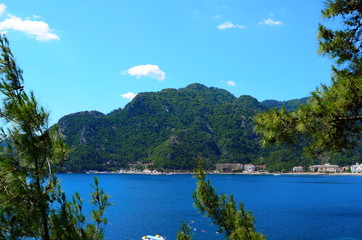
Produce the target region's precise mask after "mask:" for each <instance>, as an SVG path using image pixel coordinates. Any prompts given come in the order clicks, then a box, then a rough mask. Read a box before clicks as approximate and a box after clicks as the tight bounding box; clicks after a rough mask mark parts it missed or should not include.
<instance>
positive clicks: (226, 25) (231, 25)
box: [217, 21, 245, 30]
mask: <svg viewBox="0 0 362 240" xmlns="http://www.w3.org/2000/svg"><path fill="white" fill-rule="evenodd" d="M217 28H218V29H221V30H222V29H227V28H239V29H244V28H245V26H243V25H240V24H234V23H232V22H230V21H227V22H224V23H222V24H219V25H218V26H217Z"/></svg>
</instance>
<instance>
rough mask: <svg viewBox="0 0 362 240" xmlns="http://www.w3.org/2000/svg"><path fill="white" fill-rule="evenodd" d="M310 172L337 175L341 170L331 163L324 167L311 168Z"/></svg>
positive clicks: (315, 166)
mask: <svg viewBox="0 0 362 240" xmlns="http://www.w3.org/2000/svg"><path fill="white" fill-rule="evenodd" d="M309 170H310V171H311V172H321V173H327V172H332V173H337V172H340V169H339V166H338V165H331V164H329V163H326V164H324V165H313V166H310V167H309Z"/></svg>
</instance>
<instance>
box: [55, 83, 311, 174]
mask: <svg viewBox="0 0 362 240" xmlns="http://www.w3.org/2000/svg"><path fill="white" fill-rule="evenodd" d="M306 100H307V99H306V98H305V99H301V100H292V101H285V102H278V101H272V100H268V101H264V102H259V101H258V100H257V99H255V98H253V97H251V96H246V95H245V96H240V97H239V98H236V97H235V96H234V95H232V94H231V93H229V92H228V91H226V90H223V89H219V88H214V87H210V88H209V87H206V86H204V85H202V84H191V85H189V86H187V87H185V88H181V89H171V88H170V89H164V90H162V91H160V92H144V93H140V94H138V95H137V96H136V97H135V98H134V99H133V100H132V101H131V102H130V103H129V104H127V105H126V106H125V107H124V108H123V109H116V110H114V111H112V112H111V113H109V114H106V115H105V114H103V113H100V112H97V111H87V112H78V113H73V114H70V115H67V116H64V117H62V118H61V119H60V120H59V122H58V125H59V127H60V130H61V132H62V134H63V135H64V137H65V142H66V143H67V144H68V145H69V146H70V148H71V149H72V151H71V154H70V156H69V160H68V161H67V162H66V168H67V170H70V171H82V170H84V169H97V170H114V169H120V168H124V167H127V166H128V165H129V164H134V165H137V164H138V165H143V164H150V165H151V167H153V168H157V169H169V170H173V169H193V168H194V167H195V166H196V164H197V161H198V159H199V158H200V157H201V158H202V159H203V161H204V163H205V166H206V167H210V168H212V167H213V166H214V164H215V163H218V162H226V163H255V164H264V163H266V164H267V165H268V167H269V168H270V169H273V170H282V169H290V168H292V167H293V166H294V165H296V164H298V165H308V164H310V163H311V162H312V160H311V159H307V158H305V157H302V154H301V152H302V150H301V149H302V148H301V147H298V146H297V147H289V146H274V147H270V148H261V147H260V146H259V137H258V136H257V135H256V134H255V133H254V131H253V128H254V123H253V117H254V116H255V115H256V114H257V113H260V112H263V111H266V110H267V109H268V108H270V107H281V106H288V109H293V108H296V107H297V106H298V105H299V104H303V103H305V102H306Z"/></svg>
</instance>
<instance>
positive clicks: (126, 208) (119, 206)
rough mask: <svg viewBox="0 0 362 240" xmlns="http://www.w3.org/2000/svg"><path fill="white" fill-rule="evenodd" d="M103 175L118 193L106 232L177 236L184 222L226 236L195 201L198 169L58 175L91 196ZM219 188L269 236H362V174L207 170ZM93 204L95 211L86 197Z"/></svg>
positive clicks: (209, 235) (129, 239)
mask: <svg viewBox="0 0 362 240" xmlns="http://www.w3.org/2000/svg"><path fill="white" fill-rule="evenodd" d="M94 176H97V177H98V178H99V181H100V185H101V187H102V188H103V189H104V190H105V192H106V193H108V194H110V195H111V196H112V198H111V203H112V204H113V205H112V206H111V207H109V208H108V210H107V217H108V219H109V224H108V225H107V227H106V239H109V240H116V239H120V240H123V239H125V240H137V239H141V237H142V236H144V235H148V234H151V235H155V234H161V235H163V236H165V237H167V239H175V238H176V233H177V230H178V228H179V226H180V224H181V222H182V221H184V222H185V223H187V224H189V226H190V229H191V231H192V233H193V234H194V239H195V240H203V239H216V240H217V239H224V236H223V235H222V234H217V233H216V231H217V228H216V227H215V226H212V225H211V222H210V220H209V219H208V218H205V217H203V216H202V215H201V214H199V213H198V211H197V209H195V208H194V207H193V205H192V204H193V199H192V197H191V195H192V192H193V191H194V189H195V183H196V180H195V179H194V178H193V177H192V175H186V174H185V175H167V176H164V175H126V174H99V175H93V174H89V175H88V174H59V178H60V179H61V182H62V187H63V189H64V190H65V192H66V193H67V194H68V195H69V196H70V195H71V194H73V193H74V192H76V191H78V192H79V193H80V195H81V197H82V198H83V199H84V200H85V202H86V201H87V199H89V197H90V193H91V192H92V189H91V188H90V187H89V185H90V184H92V182H93V177H94ZM207 178H208V179H210V180H211V182H212V184H213V186H214V187H215V188H216V190H217V192H218V193H226V194H233V195H234V197H235V199H236V201H237V202H239V201H243V202H244V203H245V207H246V209H248V210H251V211H252V212H253V215H254V217H255V221H256V227H257V230H258V231H260V232H263V233H264V234H266V235H267V237H268V239H270V240H279V239H290V240H292V239H308V240H309V239H311V240H317V239H318V240H321V239H329V240H332V239H333V240H336V239H340V240H342V239H343V240H359V239H362V177H361V176H334V175H330V176H329V175H323V176H320V175H281V176H273V175H208V176H207ZM86 211H88V212H89V211H90V205H89V204H87V206H86Z"/></svg>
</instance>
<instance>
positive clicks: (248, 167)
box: [244, 164, 255, 173]
mask: <svg viewBox="0 0 362 240" xmlns="http://www.w3.org/2000/svg"><path fill="white" fill-rule="evenodd" d="M244 172H246V173H253V172H255V166H254V165H253V164H245V165H244Z"/></svg>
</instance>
